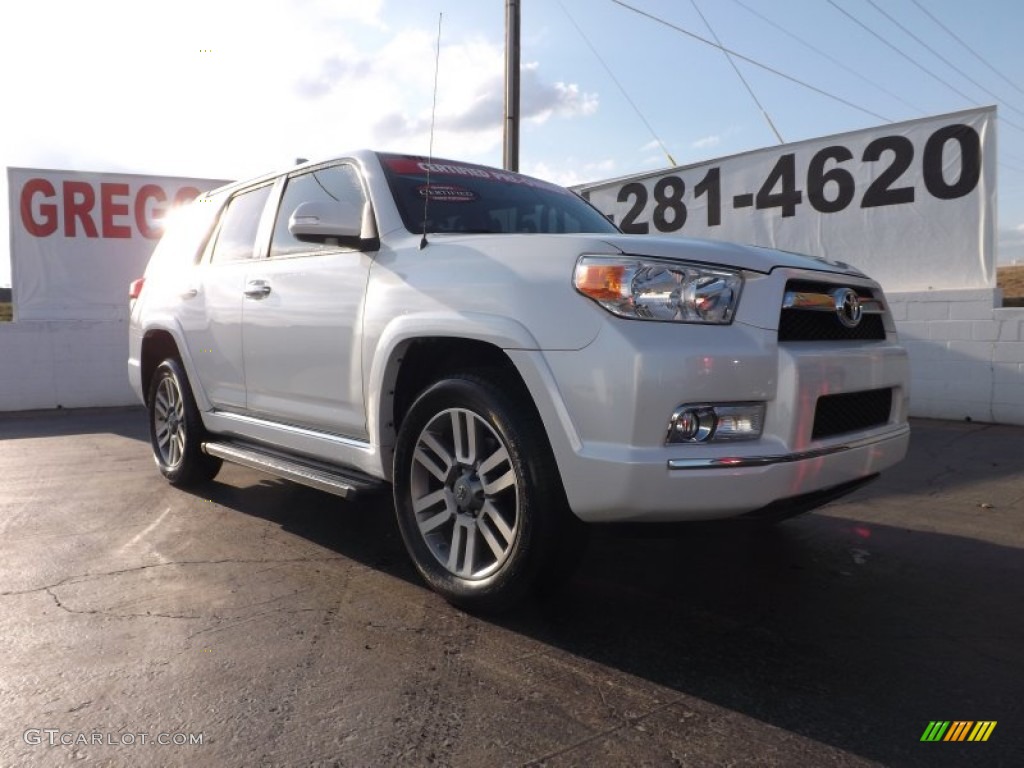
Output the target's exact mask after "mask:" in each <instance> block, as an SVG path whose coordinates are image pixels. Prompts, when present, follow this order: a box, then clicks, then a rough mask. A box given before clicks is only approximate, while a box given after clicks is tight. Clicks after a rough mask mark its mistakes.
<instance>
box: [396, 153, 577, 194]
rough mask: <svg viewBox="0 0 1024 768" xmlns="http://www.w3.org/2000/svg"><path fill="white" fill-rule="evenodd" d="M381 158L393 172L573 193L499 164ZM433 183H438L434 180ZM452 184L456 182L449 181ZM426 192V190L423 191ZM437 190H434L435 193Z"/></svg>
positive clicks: (409, 157)
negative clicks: (493, 182)
mask: <svg viewBox="0 0 1024 768" xmlns="http://www.w3.org/2000/svg"><path fill="white" fill-rule="evenodd" d="M380 157H381V159H382V160H383V161H384V163H385V165H387V167H388V168H389V169H390V170H391V172H392V173H397V174H400V175H402V176H419V175H425V174H427V173H429V174H430V175H431V178H433V177H434V176H441V177H449V178H450V177H452V176H455V177H462V178H466V177H469V178H474V179H480V180H482V181H496V182H499V183H503V184H514V185H516V186H525V187H535V188H537V189H546V190H549V191H551V192H560V193H562V194H564V195H572V194H573V193H572V192H570V191H569V190H567V189H565V188H564V187H560V186H558V185H557V184H551V183H549V182H546V181H541V180H540V179H534V178H532V177H530V176H522V175H520V174H518V173H513V172H511V171H502V170H499V169H497V168H487V167H486V166H482V165H470V164H468V163H454V162H451V161H449V160H434V161H430V160H428V159H427V158H425V157H413V156H410V155H384V154H382V155H381V156H380ZM430 186H431V187H433V186H434V185H433V184H431V185H430ZM449 186H452V185H449ZM421 194H422V193H421ZM432 194H433V193H432Z"/></svg>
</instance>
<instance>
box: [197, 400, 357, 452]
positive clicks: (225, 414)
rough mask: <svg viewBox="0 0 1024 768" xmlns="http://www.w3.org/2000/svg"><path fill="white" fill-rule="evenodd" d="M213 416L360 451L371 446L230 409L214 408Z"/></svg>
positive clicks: (347, 438)
mask: <svg viewBox="0 0 1024 768" xmlns="http://www.w3.org/2000/svg"><path fill="white" fill-rule="evenodd" d="M213 415H214V416H218V417H220V418H223V419H231V420H233V421H238V422H241V423H242V424H248V425H250V426H253V427H269V428H271V429H277V430H282V431H284V432H291V433H292V434H293V435H298V436H300V437H311V438H315V439H317V440H329V441H330V442H332V443H337V444H338V445H344V446H347V447H349V448H358V449H359V450H362V451H369V450H371V448H372V446H371V445H370V442H369V441H368V440H358V439H356V438H354V437H345V436H343V435H335V434H331V433H330V432H317V431H316V430H314V429H306V428H305V427H296V426H294V425H292V424H283V423H281V422H278V421H267V420H265V419H257V418H256V417H254V416H243V415H242V414H240V413H231V412H230V411H221V410H216V409H215V410H214V411H213Z"/></svg>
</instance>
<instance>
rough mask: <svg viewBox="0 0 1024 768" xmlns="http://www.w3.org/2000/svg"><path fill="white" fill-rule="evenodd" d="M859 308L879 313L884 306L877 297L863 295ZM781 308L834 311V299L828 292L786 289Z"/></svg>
mask: <svg viewBox="0 0 1024 768" xmlns="http://www.w3.org/2000/svg"><path fill="white" fill-rule="evenodd" d="M860 306H861V309H862V310H863V311H864V313H865V314H868V315H881V314H883V313H884V312H885V306H884V305H883V304H882V302H881V301H879V300H878V299H869V298H867V297H863V298H861V300H860ZM782 308H783V309H802V310H805V311H809V312H835V311H836V300H835V297H833V296H832V294H829V293H806V292H804V291H786V293H785V295H784V296H783V298H782Z"/></svg>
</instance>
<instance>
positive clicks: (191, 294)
mask: <svg viewBox="0 0 1024 768" xmlns="http://www.w3.org/2000/svg"><path fill="white" fill-rule="evenodd" d="M198 295H199V289H198V288H186V289H185V290H184V291H182V292H181V298H183V299H194V298H195V297H196V296H198Z"/></svg>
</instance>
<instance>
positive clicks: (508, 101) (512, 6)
mask: <svg viewBox="0 0 1024 768" xmlns="http://www.w3.org/2000/svg"><path fill="white" fill-rule="evenodd" d="M519 71H520V69H519V0H505V144H504V147H505V149H504V154H503V164H504V167H505V170H506V171H518V170H519Z"/></svg>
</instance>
